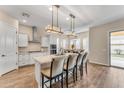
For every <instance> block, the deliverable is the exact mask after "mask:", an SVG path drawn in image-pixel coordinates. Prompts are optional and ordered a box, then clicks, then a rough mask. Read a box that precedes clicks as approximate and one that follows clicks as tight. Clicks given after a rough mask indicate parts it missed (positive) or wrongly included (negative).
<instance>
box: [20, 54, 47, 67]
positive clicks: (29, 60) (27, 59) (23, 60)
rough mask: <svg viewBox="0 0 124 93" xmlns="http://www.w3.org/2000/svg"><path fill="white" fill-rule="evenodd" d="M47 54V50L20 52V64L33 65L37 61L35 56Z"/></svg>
mask: <svg viewBox="0 0 124 93" xmlns="http://www.w3.org/2000/svg"><path fill="white" fill-rule="evenodd" d="M44 55H47V52H31V53H28V52H27V53H20V54H19V62H18V65H19V66H25V65H32V64H34V63H35V61H34V59H33V58H34V57H37V56H44Z"/></svg>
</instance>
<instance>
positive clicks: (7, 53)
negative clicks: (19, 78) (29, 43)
mask: <svg viewBox="0 0 124 93" xmlns="http://www.w3.org/2000/svg"><path fill="white" fill-rule="evenodd" d="M0 49H1V50H0V58H1V62H0V75H2V74H4V73H7V72H9V71H11V70H13V69H16V67H17V65H16V62H17V55H16V29H15V28H14V27H12V26H10V25H8V24H6V23H1V26H0Z"/></svg>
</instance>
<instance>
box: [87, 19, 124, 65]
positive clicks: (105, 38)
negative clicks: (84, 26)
mask: <svg viewBox="0 0 124 93" xmlns="http://www.w3.org/2000/svg"><path fill="white" fill-rule="evenodd" d="M116 30H124V19H120V20H116V21H113V22H110V23H106V24H103V25H99V26H95V27H92V28H90V32H89V41H90V43H89V44H90V62H93V63H97V64H102V65H109V32H110V31H116Z"/></svg>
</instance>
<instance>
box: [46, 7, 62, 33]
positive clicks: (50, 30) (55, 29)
mask: <svg viewBox="0 0 124 93" xmlns="http://www.w3.org/2000/svg"><path fill="white" fill-rule="evenodd" d="M54 7H55V8H56V16H57V18H56V25H53V24H54V18H53V15H54ZM59 8H60V6H59V5H54V6H53V5H52V25H48V26H47V27H46V28H45V31H46V32H48V33H60V34H63V32H62V31H61V27H59V20H58V18H59V16H58V10H59Z"/></svg>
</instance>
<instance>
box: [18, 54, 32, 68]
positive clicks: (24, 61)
mask: <svg viewBox="0 0 124 93" xmlns="http://www.w3.org/2000/svg"><path fill="white" fill-rule="evenodd" d="M29 61H30V55H29V53H22V54H19V62H18V65H19V66H25V65H29V63H30V62H29Z"/></svg>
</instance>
